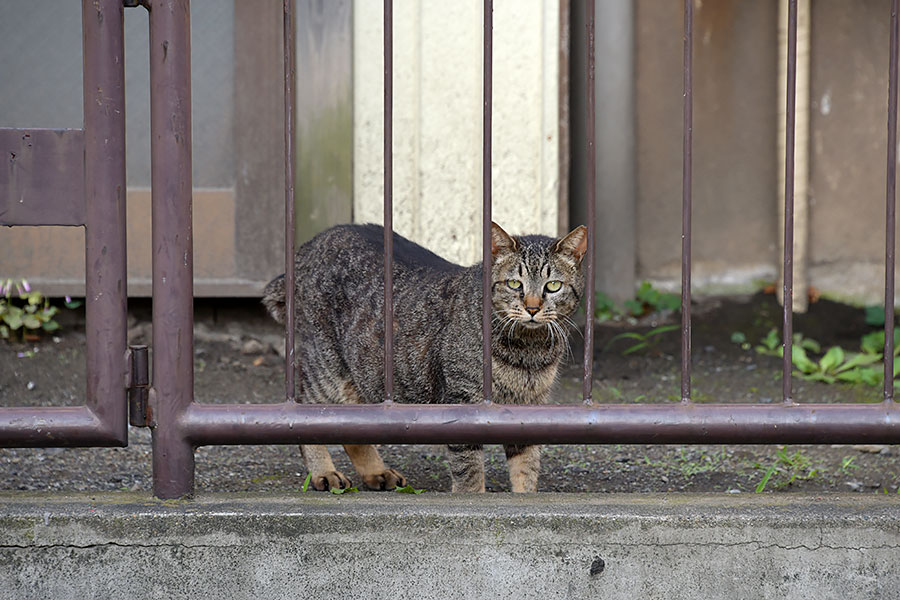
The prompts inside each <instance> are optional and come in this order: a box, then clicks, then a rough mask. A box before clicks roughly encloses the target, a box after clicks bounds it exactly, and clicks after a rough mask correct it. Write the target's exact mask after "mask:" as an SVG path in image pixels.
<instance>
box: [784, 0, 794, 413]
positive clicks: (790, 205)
mask: <svg viewBox="0 0 900 600" xmlns="http://www.w3.org/2000/svg"><path fill="white" fill-rule="evenodd" d="M796 95H797V0H790V2H789V3H788V48H787V103H786V105H785V113H786V125H785V144H784V269H783V271H784V288H783V294H782V301H783V303H784V329H783V333H782V337H783V340H784V356H783V360H782V394H783V399H784V402H785V403H786V404H790V403H791V402H793V399H792V398H791V396H792V389H791V384H792V381H791V371H792V360H791V355H792V351H793V335H794V322H793V318H794V310H793V309H794V122H795V111H796V108H797V107H796V106H795V105H796Z"/></svg>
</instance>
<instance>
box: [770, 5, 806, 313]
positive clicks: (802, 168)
mask: <svg viewBox="0 0 900 600" xmlns="http://www.w3.org/2000/svg"><path fill="white" fill-rule="evenodd" d="M787 18H788V0H780V1H779V3H778V94H777V96H778V136H777V144H778V152H777V154H778V214H777V215H776V221H777V222H778V231H779V235H778V252H779V254H778V256H779V257H781V256H784V217H783V215H784V164H785V162H784V161H785V156H784V153H785V149H784V137H785V112H786V104H787V98H786V96H787ZM809 48H810V0H797V110H796V131H795V138H794V139H795V149H794V302H793V304H794V306H793V310H794V312H797V313H804V312H806V310H807V308H808V305H809V279H808V272H807V250H808V247H809V192H808V188H809V72H810V71H809V62H810V52H809ZM776 262H777V263H778V265H779V266H778V271H779V273H778V284H777V285H776V286H775V290H776V292H775V293H776V294H777V295H778V302H779V303H781V304H782V305H783V304H784V298H783V293H782V292H783V289H782V288H783V286H782V282H783V281H784V272H783V269H784V267H783V263H782V261H781V259H780V258H779V259H778V260H777V261H776Z"/></svg>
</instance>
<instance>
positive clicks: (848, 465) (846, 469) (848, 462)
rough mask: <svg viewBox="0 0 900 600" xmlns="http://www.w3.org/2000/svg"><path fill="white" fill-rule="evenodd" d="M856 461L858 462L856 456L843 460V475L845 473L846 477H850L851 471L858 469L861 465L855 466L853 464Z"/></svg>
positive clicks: (841, 469) (846, 457)
mask: <svg viewBox="0 0 900 600" xmlns="http://www.w3.org/2000/svg"><path fill="white" fill-rule="evenodd" d="M854 460H856V457H855V456H845V457H844V458H843V459H842V460H841V468H840V471H841V473H843V474H844V475H849V474H850V471H851V470H853V469H858V468H859V465H854V464H853V461H854Z"/></svg>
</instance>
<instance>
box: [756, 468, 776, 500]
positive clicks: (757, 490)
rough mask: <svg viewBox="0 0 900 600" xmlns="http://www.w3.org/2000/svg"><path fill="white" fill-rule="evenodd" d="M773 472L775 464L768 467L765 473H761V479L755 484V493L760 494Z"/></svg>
mask: <svg viewBox="0 0 900 600" xmlns="http://www.w3.org/2000/svg"><path fill="white" fill-rule="evenodd" d="M774 474H775V465H772V466H771V467H769V470H768V471H766V474H765V475H763V478H762V481H760V482H759V484H758V485H757V486H756V493H757V494H761V493H762V492H763V490H765V489H766V484H767V483H769V479H771V478H772V475H774Z"/></svg>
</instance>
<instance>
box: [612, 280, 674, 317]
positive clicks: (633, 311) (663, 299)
mask: <svg viewBox="0 0 900 600" xmlns="http://www.w3.org/2000/svg"><path fill="white" fill-rule="evenodd" d="M679 308H681V297H680V296H678V295H677V294H671V293H668V292H661V291H659V290H658V289H656V288H654V287H653V285H652V284H651V283H650V282H649V281H645V282H643V283H641V286H640V287H639V288H638V291H637V293H636V294H635V295H634V298H633V299H632V300H626V301H625V311H626V312H627V313H628V314H629V315H631V316H632V317H641V316H644V315H647V314H650V313H654V312H659V311H663V310H678V309H679Z"/></svg>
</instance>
